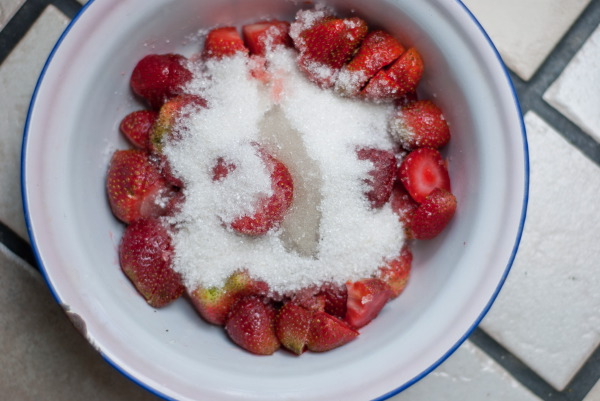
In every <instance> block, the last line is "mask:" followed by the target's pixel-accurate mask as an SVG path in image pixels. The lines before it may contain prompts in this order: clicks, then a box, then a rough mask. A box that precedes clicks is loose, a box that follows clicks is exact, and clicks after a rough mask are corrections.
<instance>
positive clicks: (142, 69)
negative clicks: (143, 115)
mask: <svg viewBox="0 0 600 401" xmlns="http://www.w3.org/2000/svg"><path fill="white" fill-rule="evenodd" d="M185 63H186V58H185V57H184V56H182V55H179V54H172V53H169V54H150V55H148V56H146V57H144V58H142V59H141V60H140V61H139V62H138V63H137V65H136V66H135V68H134V69H133V72H132V74H131V80H130V84H131V88H132V89H133V92H134V93H135V94H137V95H138V96H141V97H142V98H143V99H145V100H146V101H147V102H148V104H149V105H150V107H152V108H153V109H159V108H160V106H162V105H163V103H164V102H165V101H167V100H168V99H170V98H172V97H175V96H177V95H180V94H181V93H183V87H184V85H185V84H187V83H188V82H189V81H190V80H191V79H192V73H191V72H190V70H188V69H187V67H186V66H185Z"/></svg>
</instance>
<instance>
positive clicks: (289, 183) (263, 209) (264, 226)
mask: <svg viewBox="0 0 600 401" xmlns="http://www.w3.org/2000/svg"><path fill="white" fill-rule="evenodd" d="M259 152H260V156H261V158H262V159H263V161H264V163H265V165H266V166H267V169H268V170H269V172H270V174H271V189H272V190H273V194H272V195H271V196H269V197H265V198H263V199H261V200H260V201H259V204H258V205H257V207H256V209H255V212H254V213H253V214H252V215H246V216H241V217H238V218H236V219H235V220H233V221H232V222H231V223H230V225H231V228H233V229H234V230H235V231H237V232H239V233H241V234H246V235H262V234H265V233H266V232H267V231H269V230H270V229H271V228H273V227H275V226H277V225H278V224H279V223H281V221H282V220H283V217H284V215H285V212H286V211H287V210H288V208H289V207H290V206H291V204H292V198H293V195H294V183H293V180H292V176H291V174H290V172H289V171H288V169H287V167H286V166H285V165H284V164H283V163H282V162H280V161H279V160H277V159H276V158H274V157H273V156H271V155H270V154H269V153H267V152H266V151H265V150H264V149H262V148H259Z"/></svg>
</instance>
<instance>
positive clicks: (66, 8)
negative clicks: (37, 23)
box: [49, 0, 83, 19]
mask: <svg viewBox="0 0 600 401" xmlns="http://www.w3.org/2000/svg"><path fill="white" fill-rule="evenodd" d="M49 1H50V2H51V3H52V4H53V5H54V7H56V8H58V9H59V10H60V11H61V12H62V13H63V14H65V15H66V16H67V17H68V18H69V19H73V18H75V16H77V14H78V13H79V11H80V10H81V9H82V8H83V6H82V5H81V4H80V3H79V2H77V1H76V0H49Z"/></svg>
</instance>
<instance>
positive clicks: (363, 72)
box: [335, 31, 405, 96]
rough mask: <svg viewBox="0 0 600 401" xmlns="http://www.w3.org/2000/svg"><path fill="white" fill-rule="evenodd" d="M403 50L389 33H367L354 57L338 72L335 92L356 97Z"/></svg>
mask: <svg viewBox="0 0 600 401" xmlns="http://www.w3.org/2000/svg"><path fill="white" fill-rule="evenodd" d="M404 50H405V49H404V46H402V45H401V44H400V42H398V41H397V40H396V39H395V38H394V37H393V36H392V35H390V34H389V33H387V32H384V31H372V32H369V33H368V34H367V36H365V39H364V40H363V42H362V44H361V45H360V48H359V49H358V51H357V53H356V55H355V56H354V57H353V58H352V60H350V62H349V63H348V64H347V65H346V66H345V67H344V68H343V70H342V71H341V72H340V74H339V76H338V79H337V81H336V83H335V88H336V90H337V91H338V93H341V94H343V95H346V96H356V95H358V94H359V92H360V90H361V89H362V88H363V87H364V86H365V84H366V83H367V82H368V81H369V80H370V79H371V78H372V77H373V76H374V75H375V74H376V73H377V72H378V71H379V70H380V69H382V68H383V67H385V66H387V65H388V64H391V63H392V62H394V60H396V59H397V58H398V57H400V55H401V54H402V53H404Z"/></svg>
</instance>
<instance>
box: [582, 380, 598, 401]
mask: <svg viewBox="0 0 600 401" xmlns="http://www.w3.org/2000/svg"><path fill="white" fill-rule="evenodd" d="M583 401H600V381H598V383H596V385H595V386H594V387H592V389H591V390H590V392H589V393H587V395H586V396H585V398H584V399H583Z"/></svg>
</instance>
